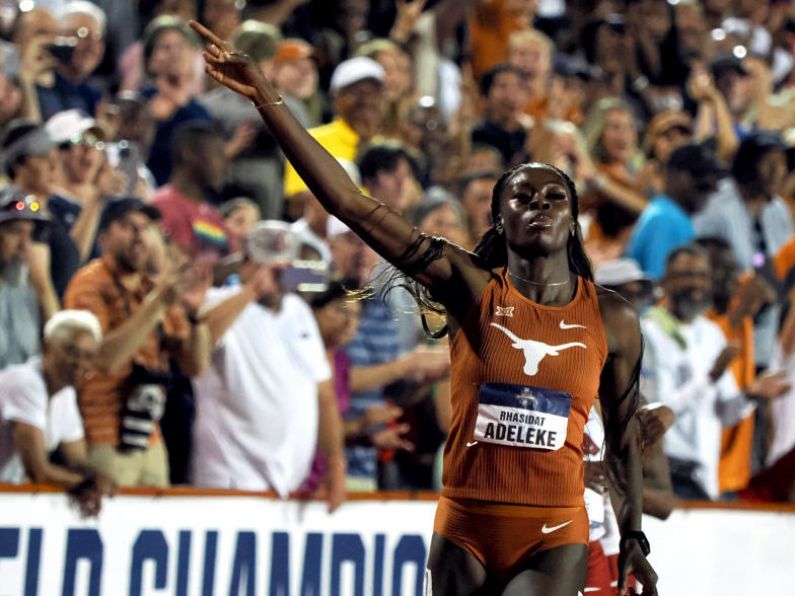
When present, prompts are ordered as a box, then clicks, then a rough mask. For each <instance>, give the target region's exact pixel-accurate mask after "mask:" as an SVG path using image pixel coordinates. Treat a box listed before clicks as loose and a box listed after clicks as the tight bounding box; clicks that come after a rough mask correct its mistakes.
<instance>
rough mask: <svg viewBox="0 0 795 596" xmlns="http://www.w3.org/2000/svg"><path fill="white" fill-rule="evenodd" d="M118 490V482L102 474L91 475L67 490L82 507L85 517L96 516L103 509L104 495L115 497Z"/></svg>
mask: <svg viewBox="0 0 795 596" xmlns="http://www.w3.org/2000/svg"><path fill="white" fill-rule="evenodd" d="M117 491H118V486H117V485H116V483H115V482H114V481H113V480H111V479H110V478H108V477H107V476H104V475H102V474H96V475H95V476H90V477H88V478H86V479H85V480H83V481H82V482H80V483H79V484H76V485H75V486H73V487H72V488H70V489H69V490H68V491H67V492H68V494H69V496H70V497H71V498H72V499H74V501H75V502H76V503H77V505H78V507H79V508H80V513H81V514H82V515H83V517H96V516H97V515H99V512H100V511H101V510H102V499H103V497H113V496H115V495H116V492H117Z"/></svg>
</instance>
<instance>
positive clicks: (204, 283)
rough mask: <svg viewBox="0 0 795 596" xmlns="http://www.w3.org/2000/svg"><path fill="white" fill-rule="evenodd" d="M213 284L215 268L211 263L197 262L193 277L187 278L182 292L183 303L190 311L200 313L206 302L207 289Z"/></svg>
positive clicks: (192, 273) (192, 272)
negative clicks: (213, 268)
mask: <svg viewBox="0 0 795 596" xmlns="http://www.w3.org/2000/svg"><path fill="white" fill-rule="evenodd" d="M212 285H213V270H212V265H211V264H210V263H201V262H200V263H197V264H196V265H195V266H194V267H193V268H192V271H191V279H189V280H186V287H185V291H184V292H183V293H182V305H183V306H184V307H185V310H186V311H187V312H189V313H192V314H194V315H195V314H196V313H198V312H199V311H200V310H201V308H202V305H203V304H204V297H205V295H206V294H207V290H209V289H210V287H211V286H212Z"/></svg>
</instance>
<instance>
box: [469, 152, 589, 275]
mask: <svg viewBox="0 0 795 596" xmlns="http://www.w3.org/2000/svg"><path fill="white" fill-rule="evenodd" d="M533 168H546V169H548V170H552V171H553V172H555V173H556V174H557V175H558V176H560V177H561V178H563V181H564V183H565V184H566V188H567V190H568V192H569V202H570V204H571V215H572V217H573V218H574V225H575V232H574V234H573V235H572V236H570V237H569V243H568V245H567V247H566V250H567V253H568V257H569V270H570V271H572V272H573V273H575V274H577V275H579V276H580V277H583V278H585V279H587V280H591V281H593V270H592V269H591V262H590V260H588V256H587V255H586V254H585V246H584V244H583V240H582V230H580V224H579V222H578V217H579V214H580V197H579V195H578V194H577V188H576V186H575V185H574V181H573V180H572V179H571V178H569V177H568V176H567V175H566V173H565V172H564V171H563V170H560V169H559V168H556V167H555V166H553V165H551V164H546V163H539V162H529V163H523V164H520V165H518V166H516V167H513V168H511V169H510V170H508V171H507V172H505V173H504V174H503V175H502V176H500V179H499V180H497V183H496V184H495V185H494V190H493V191H492V193H491V221H492V224H491V227H490V228H489V229H488V230H486V233H485V234H483V237H482V238H481V239H480V242H478V245H477V246H476V247H475V254H476V255H477V256H478V257H479V259H480V265H481V266H482V267H483V268H485V269H489V270H491V269H496V268H498V267H505V266H506V265H507V264H508V245H507V243H506V241H505V233H504V231H503V230H502V227H501V225H499V224H500V222H501V221H502V217H501V216H500V198H501V197H502V193H503V192H504V191H505V187H506V186H507V184H508V182H509V181H510V180H511V178H513V177H514V175H516V174H518V173H519V172H522V171H524V170H527V169H533Z"/></svg>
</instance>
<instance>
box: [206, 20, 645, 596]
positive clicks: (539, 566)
mask: <svg viewBox="0 0 795 596" xmlns="http://www.w3.org/2000/svg"><path fill="white" fill-rule="evenodd" d="M191 26H192V27H193V28H194V30H196V31H197V32H198V33H199V34H200V35H201V36H202V37H203V38H204V40H205V42H206V43H207V46H206V51H205V52H204V59H205V62H206V64H207V67H206V71H207V73H208V74H209V75H210V76H211V77H213V78H214V79H215V80H217V81H218V82H219V83H221V84H223V85H226V86H227V87H229V88H230V89H232V90H234V91H237V92H238V93H241V94H242V95H244V96H246V97H248V98H249V99H250V100H251V101H253V102H254V104H255V105H256V106H257V108H258V110H259V113H260V115H261V116H262V118H263V120H264V121H265V122H266V123H267V125H268V127H269V128H270V129H271V130H272V131H273V133H274V135H275V136H276V138H277V139H278V140H279V142H280V144H281V146H282V149H283V150H284V152H285V154H286V155H287V157H288V158H289V159H290V161H291V163H293V164H294V165H295V167H296V169H297V171H298V172H299V173H300V174H301V176H302V177H303V178H304V180H305V181H306V182H307V184H308V186H309V188H310V189H311V190H312V192H313V193H314V194H315V196H317V198H318V200H319V201H320V202H321V204H323V206H324V207H325V208H326V209H327V210H328V211H329V212H330V213H332V214H333V215H335V216H337V217H338V218H339V219H340V220H342V221H343V222H344V223H345V224H347V225H348V226H349V227H350V228H351V229H352V230H353V231H354V232H356V233H357V234H358V235H359V236H360V237H361V238H362V239H363V240H364V241H365V242H367V243H368V244H370V245H371V246H372V247H373V248H375V249H376V250H377V251H378V252H379V253H380V254H381V255H382V256H383V257H384V258H385V259H387V260H388V261H389V262H391V263H392V264H393V265H395V266H396V267H397V268H398V269H399V270H400V271H401V272H402V273H403V275H404V276H406V277H407V278H409V279H407V280H406V282H407V283H411V282H414V285H413V288H414V291H415V295H416V296H417V298H418V300H419V301H420V302H421V303H422V304H424V305H427V306H430V307H433V305H434V304H435V305H436V306H435V308H436V309H438V308H439V305H441V306H442V307H444V309H445V312H446V314H447V328H448V331H449V333H450V336H451V340H450V345H451V351H450V353H451V359H452V369H451V370H452V374H451V383H452V402H453V403H452V408H453V413H452V422H451V427H450V438H449V440H448V442H447V446H446V449H445V458H444V459H445V462H444V478H443V484H444V487H443V489H442V495H441V498H440V501H439V507H438V509H437V516H436V521H435V524H434V530H435V531H434V536H433V539H432V543H431V550H430V556H429V560H428V569H427V573H426V577H427V578H428V581H429V582H430V585H429V586H428V587H429V589H430V590H431V592H432V593H433V594H437V595H438V594H456V595H458V594H466V593H475V592H478V591H479V592H480V593H488V594H500V593H501V594H508V595H510V594H534V595H541V594H544V595H546V596H550V595H551V596H558V595H559V596H563V595H566V596H568V595H571V594H574V593H576V592H577V591H578V590H582V588H583V584H584V581H585V572H586V567H587V543H588V517H587V515H586V513H585V507H584V503H583V493H584V485H583V481H582V477H583V471H582V465H583V464H582V439H583V429H584V426H585V422H586V419H587V416H588V411H589V410H590V408H591V406H592V404H593V402H594V400H595V398H596V393H597V389H598V391H599V398H600V401H601V403H602V406H603V413H604V416H605V423H606V424H605V426H606V442H607V445H608V453H609V455H608V461H609V462H610V465H611V466H612V467H613V472H614V473H615V475H616V477H617V479H618V480H619V488H620V489H621V490H623V492H624V493H625V499H624V504H623V507H622V510H621V511H620V514H619V525H620V531H621V553H620V556H619V570H620V580H619V586H618V588H619V590H620V591H623V590H624V589H625V587H626V576H627V574H628V573H630V572H631V573H633V574H634V575H635V577H637V579H638V580H639V581H640V582H641V583H642V584H643V586H644V593H647V594H656V593H657V591H656V588H655V584H656V581H657V576H656V573H655V572H654V570H653V569H652V567H651V565H650V564H649V563H648V561H647V560H646V556H647V555H648V553H649V551H650V547H649V544H648V541H647V540H646V538H645V535H644V534H643V532H642V531H641V505H642V502H641V501H642V499H641V496H642V476H641V462H640V441H639V438H638V427H637V424H636V422H635V419H634V413H635V410H636V409H637V403H638V395H639V394H638V377H639V372H640V362H641V352H642V344H641V336H640V329H639V325H638V320H637V315H636V314H635V312H634V310H633V309H632V307H631V306H630V305H629V304H628V303H627V302H625V301H624V300H623V299H622V298H620V297H619V296H618V295H617V294H614V293H612V292H609V291H606V290H602V289H600V288H598V287H597V286H596V285H595V284H594V283H593V281H592V279H593V275H592V273H591V270H590V264H589V263H588V260H587V257H586V256H585V252H584V249H583V246H582V233H581V231H580V227H579V223H578V220H577V217H578V213H579V200H578V197H577V192H576V190H575V188H574V184H573V183H572V182H571V180H570V179H569V178H568V177H567V176H566V175H565V174H564V173H563V172H561V171H560V170H558V169H557V168H554V167H552V166H549V165H547V164H541V163H524V164H520V165H519V166H517V167H516V168H514V169H511V170H508V171H507V172H506V173H505V174H503V176H502V177H501V178H500V179H499V180H498V182H497V184H496V185H495V187H494V191H493V197H492V215H493V221H494V223H493V225H492V227H491V228H490V229H489V230H488V231H487V232H486V234H485V235H484V237H483V238H482V239H481V241H480V244H479V245H478V246H477V248H476V249H475V251H474V252H469V251H467V250H465V249H463V248H461V247H458V246H456V245H454V244H451V243H449V242H447V241H446V240H444V239H441V238H433V237H429V236H427V235H424V234H422V233H421V232H420V231H419V230H417V229H416V228H414V227H412V225H411V224H410V223H409V222H408V221H406V220H405V219H404V218H403V217H402V216H400V215H399V214H398V213H397V212H395V211H394V210H393V209H390V208H389V207H387V206H386V205H384V204H382V203H380V202H378V201H377V200H376V199H373V198H370V197H367V196H365V195H363V194H362V193H361V191H360V190H359V189H358V188H357V187H356V186H355V185H353V183H351V181H350V179H349V178H348V176H347V175H346V174H345V172H344V170H343V169H342V168H341V167H340V166H339V164H338V163H337V161H336V160H334V159H333V158H332V157H331V156H330V155H329V154H328V153H327V152H326V151H324V150H323V149H322V148H321V147H320V146H319V145H318V144H317V143H316V142H315V141H314V140H313V139H312V138H311V137H310V136H309V135H308V134H307V133H306V132H305V131H304V129H303V128H302V127H301V126H300V125H299V124H298V123H297V122H296V121H295V120H294V119H293V118H292V116H291V115H290V113H289V111H288V110H287V109H285V107H284V105H283V104H284V102H283V101H282V99H281V98H280V97H279V95H278V94H277V92H276V90H275V89H274V87H273V86H272V85H271V84H270V83H269V82H268V81H267V80H266V79H265V78H264V77H263V76H262V74H261V72H260V71H259V69H257V68H256V65H255V64H254V63H253V62H252V61H251V60H250V59H249V58H248V57H247V56H246V55H245V54H243V53H241V52H238V51H236V50H235V49H234V48H233V47H232V46H231V45H230V44H228V43H227V42H225V41H224V40H222V39H220V38H219V37H217V36H216V35H215V34H214V33H212V32H211V31H209V30H208V29H206V28H205V27H203V26H202V25H200V24H199V23H195V22H192V23H191ZM506 406H510V407H506Z"/></svg>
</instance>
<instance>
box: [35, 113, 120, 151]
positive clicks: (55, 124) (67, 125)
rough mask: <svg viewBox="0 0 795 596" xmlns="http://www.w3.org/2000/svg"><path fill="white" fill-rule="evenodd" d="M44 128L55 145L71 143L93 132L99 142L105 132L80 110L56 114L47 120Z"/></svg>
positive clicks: (103, 137)
mask: <svg viewBox="0 0 795 596" xmlns="http://www.w3.org/2000/svg"><path fill="white" fill-rule="evenodd" d="M44 128H45V130H46V131H47V133H48V134H49V135H50V138H52V140H53V142H55V143H56V144H60V143H65V142H66V141H71V140H72V139H74V138H77V137H79V136H80V135H82V134H84V133H86V132H88V131H91V132H93V133H94V134H95V136H97V137H99V138H100V140H104V139H105V132H104V131H103V130H102V128H101V127H100V126H99V125H98V124H97V121H96V120H94V119H93V118H92V117H91V116H89V115H88V114H86V113H85V112H82V111H80V110H65V111H63V112H58V113H57V114H54V115H53V116H52V117H50V119H49V120H47V124H45V125H44Z"/></svg>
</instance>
